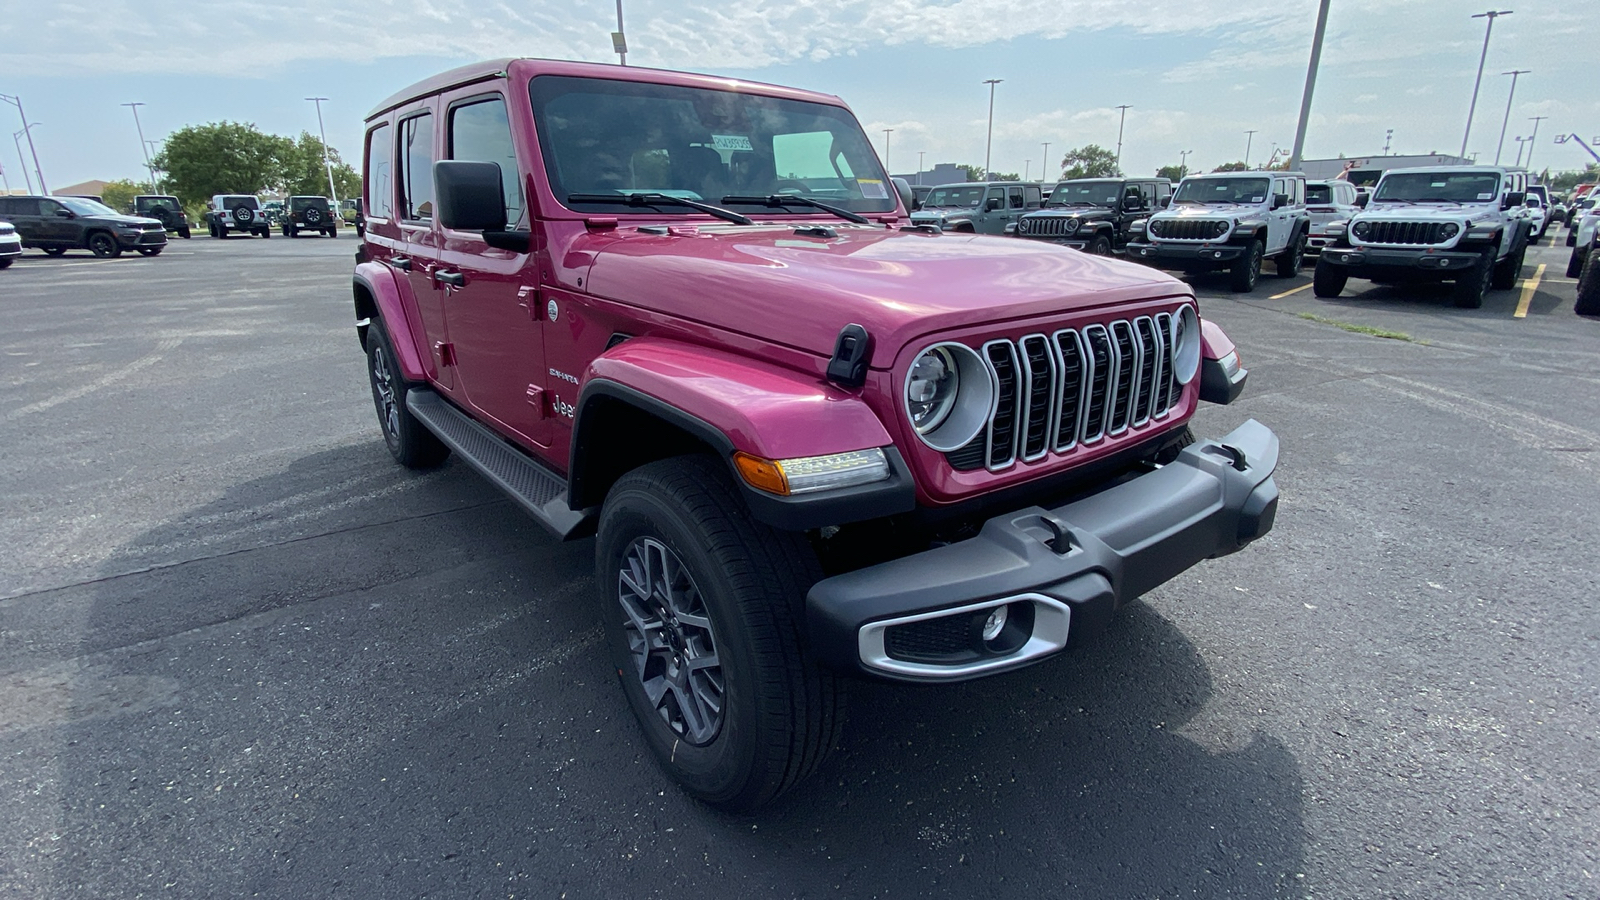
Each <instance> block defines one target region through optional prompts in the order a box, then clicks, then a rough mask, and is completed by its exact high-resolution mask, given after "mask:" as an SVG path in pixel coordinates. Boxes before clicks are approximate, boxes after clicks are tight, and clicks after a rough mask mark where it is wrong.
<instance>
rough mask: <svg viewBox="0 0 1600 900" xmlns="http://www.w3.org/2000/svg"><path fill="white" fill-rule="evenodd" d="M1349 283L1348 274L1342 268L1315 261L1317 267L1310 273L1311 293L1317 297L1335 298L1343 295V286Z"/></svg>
mask: <svg viewBox="0 0 1600 900" xmlns="http://www.w3.org/2000/svg"><path fill="white" fill-rule="evenodd" d="M1349 281H1350V273H1349V272H1348V271H1346V270H1345V269H1344V268H1343V267H1340V266H1336V265H1334V264H1333V263H1330V262H1324V261H1322V260H1320V259H1319V260H1317V267H1316V269H1314V270H1313V271H1312V273H1311V293H1313V294H1316V295H1317V296H1318V297H1337V296H1339V295H1340V294H1342V293H1344V286H1345V284H1346V283H1347V282H1349Z"/></svg>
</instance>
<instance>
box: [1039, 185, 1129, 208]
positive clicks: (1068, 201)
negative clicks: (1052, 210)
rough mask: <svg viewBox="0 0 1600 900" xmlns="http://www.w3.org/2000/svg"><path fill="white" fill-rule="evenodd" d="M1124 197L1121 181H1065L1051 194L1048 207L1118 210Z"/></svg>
mask: <svg viewBox="0 0 1600 900" xmlns="http://www.w3.org/2000/svg"><path fill="white" fill-rule="evenodd" d="M1120 196H1122V182H1120V181H1063V182H1061V183H1060V184H1058V185H1056V189H1055V190H1053V191H1051V192H1050V202H1049V203H1047V204H1045V205H1046V206H1107V207H1111V208H1113V209H1115V208H1116V205H1117V198H1118V197H1120Z"/></svg>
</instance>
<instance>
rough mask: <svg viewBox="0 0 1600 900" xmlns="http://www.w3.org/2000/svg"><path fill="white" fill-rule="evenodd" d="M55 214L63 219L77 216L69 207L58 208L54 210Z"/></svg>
mask: <svg viewBox="0 0 1600 900" xmlns="http://www.w3.org/2000/svg"><path fill="white" fill-rule="evenodd" d="M56 215H58V216H60V217H61V218H63V219H76V218H77V217H78V214H77V213H75V212H73V211H72V210H70V209H58V210H56Z"/></svg>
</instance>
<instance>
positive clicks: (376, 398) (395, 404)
mask: <svg viewBox="0 0 1600 900" xmlns="http://www.w3.org/2000/svg"><path fill="white" fill-rule="evenodd" d="M367 380H368V381H369V382H370V383H371V385H372V403H373V405H374V406H375V407H376V408H377V411H378V426H379V427H380V428H382V429H383V442H384V444H386V445H387V446H388V447H389V454H390V455H391V456H393V457H394V460H395V462H397V463H399V464H400V465H402V466H405V467H406V468H408V469H431V468H433V467H434V466H437V465H439V464H440V463H442V462H444V461H445V458H446V457H448V456H449V455H450V448H449V447H446V446H445V445H444V442H443V441H440V440H439V438H438V437H437V436H435V435H434V433H433V432H431V431H429V430H428V428H427V426H425V425H423V424H422V423H421V422H419V421H417V417H416V416H413V415H412V414H411V410H409V409H407V408H406V394H408V393H410V391H411V385H410V384H409V383H408V382H407V381H406V380H405V376H404V375H402V374H401V373H400V360H399V357H397V356H395V353H394V344H393V343H391V342H390V340H389V331H388V329H387V328H386V327H385V326H384V324H383V320H382V319H378V318H374V319H373V320H372V323H371V325H370V327H368V328H367Z"/></svg>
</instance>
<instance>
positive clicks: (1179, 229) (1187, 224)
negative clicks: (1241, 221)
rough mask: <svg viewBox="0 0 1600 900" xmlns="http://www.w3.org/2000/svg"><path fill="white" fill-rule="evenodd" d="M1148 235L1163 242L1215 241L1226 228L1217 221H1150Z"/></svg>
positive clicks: (1225, 231) (1222, 223)
mask: <svg viewBox="0 0 1600 900" xmlns="http://www.w3.org/2000/svg"><path fill="white" fill-rule="evenodd" d="M1150 233H1151V234H1153V235H1155V236H1156V237H1158V238H1160V239H1161V240H1164V241H1215V240H1217V239H1219V238H1221V237H1222V236H1223V235H1224V234H1227V233H1228V227H1227V223H1226V222H1221V221H1219V220H1217V219H1152V220H1151V222H1150Z"/></svg>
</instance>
